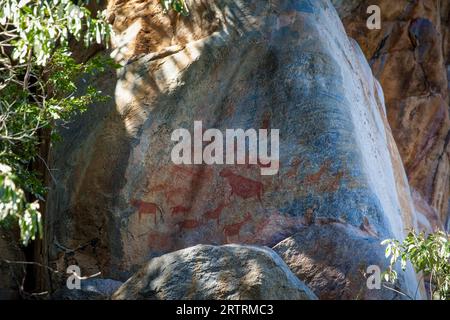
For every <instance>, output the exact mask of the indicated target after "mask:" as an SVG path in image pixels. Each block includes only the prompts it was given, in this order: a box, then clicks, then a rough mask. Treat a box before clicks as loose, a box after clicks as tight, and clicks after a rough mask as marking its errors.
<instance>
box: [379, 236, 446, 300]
mask: <svg viewBox="0 0 450 320" xmlns="http://www.w3.org/2000/svg"><path fill="white" fill-rule="evenodd" d="M381 244H382V245H386V258H389V257H390V266H389V268H388V270H386V271H385V273H384V277H385V280H386V281H389V282H391V283H395V281H396V280H397V278H398V274H397V272H396V271H395V270H394V266H395V264H396V263H397V261H398V260H399V259H400V264H401V268H402V270H403V271H405V270H406V264H407V261H410V262H411V264H412V265H413V267H414V269H415V271H416V272H422V273H423V275H424V277H428V278H429V283H430V297H431V298H432V299H440V300H448V299H450V241H449V236H448V235H447V234H446V233H444V232H443V231H438V232H436V233H431V234H429V235H428V236H425V234H424V233H423V232H421V233H419V234H416V233H415V232H414V231H411V232H409V233H408V236H407V237H406V238H405V240H404V241H403V242H402V243H401V242H400V241H398V240H395V239H387V240H384V241H383V242H382V243H381Z"/></svg>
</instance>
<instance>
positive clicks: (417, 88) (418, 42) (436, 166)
mask: <svg viewBox="0 0 450 320" xmlns="http://www.w3.org/2000/svg"><path fill="white" fill-rule="evenodd" d="M333 2H334V3H335V5H336V6H337V7H338V9H339V12H340V14H341V16H342V18H343V22H344V25H345V27H346V30H347V33H348V34H349V36H350V37H353V38H354V39H356V40H357V41H358V43H359V44H360V45H361V48H362V50H363V52H364V54H365V56H366V57H367V59H368V60H369V62H370V65H371V67H372V70H373V72H374V75H375V77H376V78H377V79H378V80H379V81H380V82H381V85H382V87H383V89H384V94H385V98H386V108H387V115H388V119H389V123H390V125H391V128H392V131H393V134H394V137H395V140H396V142H397V145H398V147H399V151H400V154H401V156H402V159H403V163H404V166H405V169H406V172H407V175H408V178H409V182H410V185H411V186H412V188H414V189H415V190H416V192H417V195H416V198H417V197H419V196H420V197H421V198H422V200H419V199H417V201H416V202H419V208H418V210H419V211H423V206H424V205H423V203H427V204H428V206H429V207H430V208H431V209H432V210H435V211H436V213H434V214H432V216H433V218H432V219H431V221H429V224H430V225H433V224H434V223H435V222H434V221H433V220H435V218H434V217H435V216H437V217H438V220H439V224H444V223H445V221H446V219H447V215H448V199H449V194H450V191H449V187H450V186H449V182H450V164H449V163H450V162H449V158H450V157H449V155H450V146H449V140H450V118H449V99H448V96H449V95H448V93H449V88H450V87H449V82H448V78H449V77H448V74H449V70H450V68H449V65H450V46H449V43H450V24H449V20H450V3H449V2H448V1H439V0H418V1H407V0H399V1H390V0H378V1H372V0H370V1H357V2H358V4H357V5H355V4H356V2H355V1H352V0H335V1H333ZM373 4H376V5H379V6H380V8H381V20H382V24H381V30H369V29H368V28H367V27H366V19H367V17H368V14H366V9H367V7H368V6H369V5H373ZM420 203H422V204H420ZM421 214H422V213H421ZM427 230H428V229H427Z"/></svg>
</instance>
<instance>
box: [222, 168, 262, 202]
mask: <svg viewBox="0 0 450 320" xmlns="http://www.w3.org/2000/svg"><path fill="white" fill-rule="evenodd" d="M220 176H221V177H224V178H225V179H226V180H227V181H228V184H229V185H230V187H231V194H230V198H231V196H233V195H236V196H238V197H241V198H242V199H249V198H253V197H256V198H257V199H258V200H259V201H261V197H262V195H263V193H264V185H263V184H262V183H261V182H258V181H255V180H252V179H249V178H246V177H243V176H240V175H237V174H235V173H233V171H231V169H228V168H226V169H223V170H222V171H220Z"/></svg>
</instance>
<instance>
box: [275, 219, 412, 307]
mask: <svg viewBox="0 0 450 320" xmlns="http://www.w3.org/2000/svg"><path fill="white" fill-rule="evenodd" d="M273 250H274V251H275V252H277V253H278V254H279V255H280V256H281V257H282V258H283V260H284V261H285V262H286V263H287V265H288V266H289V268H290V269H291V270H292V272H294V274H296V275H297V277H299V278H300V279H302V280H303V281H304V282H305V283H306V284H307V285H308V287H309V288H311V290H313V291H314V293H315V294H316V295H317V296H318V297H319V299H321V300H336V299H351V300H359V299H363V300H373V299H386V300H391V299H402V298H405V296H404V295H401V294H398V293H396V292H394V291H392V290H390V289H387V288H385V287H383V286H381V289H373V288H372V289H370V288H369V287H368V286H367V280H368V276H369V275H368V274H367V272H368V271H367V270H368V267H369V266H377V267H379V270H380V271H381V272H383V271H385V270H386V269H387V267H388V266H389V261H388V260H387V259H385V257H384V248H383V247H382V246H380V239H378V238H376V237H373V236H371V235H369V234H367V233H366V232H363V231H362V230H360V229H358V228H354V227H352V226H348V225H344V224H341V223H329V224H325V225H320V224H316V225H311V226H308V227H305V228H303V229H301V230H300V231H299V232H297V233H296V234H295V235H293V236H291V237H289V238H287V239H285V240H283V241H282V242H280V243H279V244H277V245H276V246H275V247H274V248H273ZM369 272H370V274H372V272H373V271H369ZM380 275H381V274H380ZM405 280H406V279H405V278H404V275H403V273H402V272H399V281H398V284H397V289H398V290H400V291H401V290H402V289H401V288H405V287H407V286H406V285H405ZM406 293H409V292H406ZM419 297H420V296H419Z"/></svg>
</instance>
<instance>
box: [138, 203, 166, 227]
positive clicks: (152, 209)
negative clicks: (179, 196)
mask: <svg viewBox="0 0 450 320" xmlns="http://www.w3.org/2000/svg"><path fill="white" fill-rule="evenodd" d="M131 205H132V206H133V207H135V208H136V209H138V213H139V220H140V219H141V218H142V215H144V214H147V215H153V218H154V221H155V224H156V215H157V214H158V213H159V215H160V218H161V220H162V221H164V216H163V210H162V209H161V207H160V206H158V205H157V204H156V203H153V202H147V201H142V200H137V199H133V200H131Z"/></svg>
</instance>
